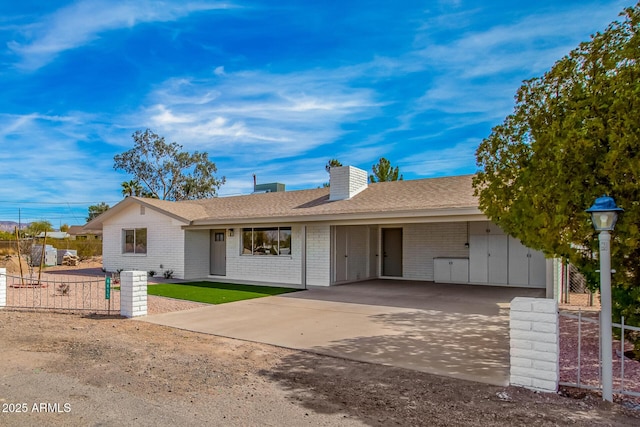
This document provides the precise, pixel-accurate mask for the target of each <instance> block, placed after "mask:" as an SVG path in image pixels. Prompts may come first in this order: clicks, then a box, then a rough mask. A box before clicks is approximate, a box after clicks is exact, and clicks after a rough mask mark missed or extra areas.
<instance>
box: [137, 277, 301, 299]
mask: <svg viewBox="0 0 640 427" xmlns="http://www.w3.org/2000/svg"><path fill="white" fill-rule="evenodd" d="M295 291H297V289H290V288H276V287H271V286H251V285H232V284H229V283H215V282H188V283H179V284H177V283H166V284H158V285H149V286H148V287H147V292H148V293H149V295H158V296H161V297H169V298H176V299H183V300H188V301H196V302H204V303H207V304H224V303H225V302H233V301H242V300H244V299H251V298H262V297H266V296H269V295H280V294H285V293H287V292H295Z"/></svg>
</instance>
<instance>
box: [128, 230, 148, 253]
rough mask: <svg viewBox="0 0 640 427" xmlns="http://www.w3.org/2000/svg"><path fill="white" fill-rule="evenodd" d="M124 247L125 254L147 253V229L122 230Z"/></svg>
mask: <svg viewBox="0 0 640 427" xmlns="http://www.w3.org/2000/svg"><path fill="white" fill-rule="evenodd" d="M122 235H123V239H122V240H123V243H124V244H123V248H122V252H123V253H125V254H146V253H147V229H146V228H134V229H130V230H122Z"/></svg>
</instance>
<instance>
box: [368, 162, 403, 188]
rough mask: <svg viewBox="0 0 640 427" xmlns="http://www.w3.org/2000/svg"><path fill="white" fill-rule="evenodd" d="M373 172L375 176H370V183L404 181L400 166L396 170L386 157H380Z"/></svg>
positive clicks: (372, 168)
mask: <svg viewBox="0 0 640 427" xmlns="http://www.w3.org/2000/svg"><path fill="white" fill-rule="evenodd" d="M371 170H372V171H373V175H369V181H370V182H386V181H402V175H400V174H399V173H400V169H399V168H398V166H396V167H395V168H394V167H393V166H391V162H389V160H387V159H385V158H384V157H380V160H379V161H378V164H377V165H373V166H372V167H371Z"/></svg>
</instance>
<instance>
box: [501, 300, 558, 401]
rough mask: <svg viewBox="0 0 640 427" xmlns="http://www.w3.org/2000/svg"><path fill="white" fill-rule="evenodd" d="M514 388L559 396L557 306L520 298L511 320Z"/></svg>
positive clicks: (514, 304)
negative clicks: (552, 393) (556, 393)
mask: <svg viewBox="0 0 640 427" xmlns="http://www.w3.org/2000/svg"><path fill="white" fill-rule="evenodd" d="M509 327H510V337H511V338H510V355H511V376H510V382H511V385H515V386H520V387H526V388H528V389H532V390H537V391H544V392H554V393H555V392H557V391H558V382H559V380H560V331H559V320H558V303H557V302H556V301H554V300H552V299H543V298H524V297H517V298H514V299H513V300H512V301H511V311H510V319H509Z"/></svg>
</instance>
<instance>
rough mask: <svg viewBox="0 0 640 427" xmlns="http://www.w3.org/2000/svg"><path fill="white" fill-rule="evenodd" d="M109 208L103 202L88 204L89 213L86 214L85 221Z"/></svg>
mask: <svg viewBox="0 0 640 427" xmlns="http://www.w3.org/2000/svg"><path fill="white" fill-rule="evenodd" d="M108 210H109V205H108V204H106V203H105V202H100V203H98V204H97V205H91V206H89V214H88V216H87V222H89V221H91V220H92V219H94V218H95V217H97V216H98V215H100V214H101V213H104V212H106V211H108Z"/></svg>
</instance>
